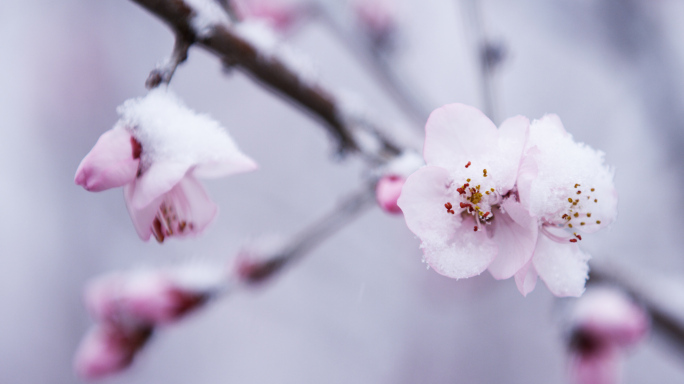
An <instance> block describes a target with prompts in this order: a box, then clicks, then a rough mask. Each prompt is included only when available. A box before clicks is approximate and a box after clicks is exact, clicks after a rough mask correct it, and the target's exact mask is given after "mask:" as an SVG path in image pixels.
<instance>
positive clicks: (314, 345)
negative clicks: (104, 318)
mask: <svg viewBox="0 0 684 384" xmlns="http://www.w3.org/2000/svg"><path fill="white" fill-rule="evenodd" d="M482 3H483V4H482V5H483V8H482V9H483V18H484V22H485V26H486V29H487V31H488V33H489V35H490V36H492V37H494V38H500V39H502V40H503V41H504V42H505V43H506V44H507V47H508V49H509V53H510V55H509V57H508V60H507V61H506V63H505V64H504V66H503V67H502V69H501V71H500V72H499V73H498V76H497V79H496V80H497V81H496V87H497V90H498V95H499V97H498V99H499V104H500V106H501V107H502V108H501V115H502V116H504V117H505V116H511V115H515V114H523V115H527V116H530V117H540V116H542V115H543V114H544V113H547V112H554V113H557V114H559V115H560V116H561V118H562V119H563V122H564V123H565V126H566V128H567V129H568V130H569V131H570V132H572V133H573V134H574V136H575V138H576V139H577V140H580V141H584V142H586V143H588V144H590V145H591V146H593V147H596V148H601V149H602V150H604V151H605V152H606V154H607V159H608V161H609V163H611V164H613V165H614V166H615V167H616V168H617V176H616V183H617V187H618V191H619V193H620V199H621V200H620V216H619V220H618V222H617V223H616V224H615V225H614V226H613V227H612V229H611V230H609V231H607V232H606V233H600V234H597V235H595V236H593V237H592V238H591V239H588V240H587V241H585V242H584V244H583V245H584V247H585V248H586V249H588V250H590V251H591V252H592V253H593V254H594V255H595V257H596V258H597V259H599V258H605V257H610V258H612V259H614V260H618V261H625V262H627V263H629V265H631V266H632V267H634V269H635V270H639V271H649V272H652V273H655V275H656V276H669V277H672V278H674V279H681V278H680V277H679V276H684V255H682V252H681V249H682V245H683V244H682V242H683V239H682V236H681V233H682V230H683V229H684V226H683V223H682V211H683V210H682V208H683V207H682V200H681V198H680V196H681V192H680V191H681V190H682V188H681V187H682V176H683V175H684V168H683V167H682V159H683V157H682V150H681V148H682V143H683V142H684V130H682V121H684V120H683V117H684V116H683V115H684V108H683V105H682V104H683V103H682V100H683V97H682V91H681V90H682V89H683V87H684V77H683V76H682V73H683V68H684V39H683V38H682V36H683V35H684V27H683V26H682V21H684V2H681V1H676V0H670V1H666V0H659V1H658V0H641V1H638V0H557V1H544V0H519V1H509V0H483V1H482ZM400 5H401V8H400V10H401V15H402V17H403V22H404V24H403V28H404V30H403V34H404V36H405V37H406V40H405V43H404V44H403V46H402V51H401V52H399V55H398V61H397V65H398V66H399V67H400V68H401V69H402V71H404V72H405V73H406V74H407V76H408V79H409V80H410V81H411V82H412V83H414V84H416V85H417V86H418V87H419V88H420V89H419V90H418V92H420V94H422V95H425V96H426V97H427V99H426V100H424V101H425V103H426V104H428V105H429V106H430V107H431V108H434V107H437V106H440V105H442V104H445V103H448V102H454V101H458V102H464V103H469V104H474V105H480V106H481V105H482V103H481V97H480V92H479V88H478V84H479V83H478V77H477V76H478V71H477V66H476V65H475V62H474V57H473V49H472V45H471V44H472V39H471V36H469V35H468V34H467V33H466V30H465V27H464V25H463V22H464V20H465V17H464V15H463V14H462V9H461V8H462V7H461V6H458V3H457V2H456V1H455V0H454V1H445V0H442V1H440V0H429V1H428V0H424V1H409V0H405V1H403V2H401V4H400ZM292 43H293V45H295V46H296V47H298V48H299V49H300V50H301V51H303V52H306V53H307V54H308V55H309V57H310V58H311V59H312V60H313V61H314V62H315V63H316V64H317V66H318V68H319V71H320V76H321V79H322V81H323V83H324V84H326V85H327V86H329V87H330V88H333V89H336V90H347V91H353V92H355V93H357V94H359V95H361V97H362V98H363V99H364V100H365V101H366V104H367V105H368V106H369V113H371V114H373V115H375V116H376V117H378V118H380V119H382V120H385V121H386V122H389V123H394V122H396V123H400V124H403V125H408V124H409V122H408V121H407V120H405V118H404V116H403V115H402V114H401V113H400V112H399V111H398V109H396V107H394V106H393V104H392V103H391V102H389V101H388V99H387V98H386V97H385V95H384V94H383V91H382V90H381V89H380V88H379V87H378V86H377V84H376V83H375V82H374V81H373V79H372V78H370V77H369V76H368V75H367V72H366V71H365V69H364V67H363V66H361V65H360V64H359V62H358V60H356V59H355V58H354V57H353V56H352V55H350V53H349V51H347V50H346V49H344V48H343V45H342V44H340V43H339V41H338V40H336V39H335V38H334V37H333V36H332V35H331V34H330V33H329V31H328V30H327V29H325V28H323V27H321V26H320V25H316V24H314V25H309V26H306V27H305V28H304V29H303V30H301V31H299V32H298V33H297V34H296V35H295V36H293V38H292ZM171 45H172V37H171V34H170V33H169V31H168V30H167V28H166V27H165V26H164V25H163V24H162V23H161V22H160V21H158V20H157V19H155V18H154V17H153V16H151V15H149V14H147V13H146V12H145V11H144V10H142V9H141V8H139V7H138V6H136V5H134V4H132V3H131V2H130V1H127V0H90V1H85V0H63V1H59V2H56V1H48V0H22V1H19V0H9V1H8V0H4V1H2V2H0V133H1V134H2V136H1V138H0V175H1V176H2V180H3V182H2V184H1V186H0V213H1V215H2V216H1V219H0V308H2V309H1V311H0V383H3V384H13V383H74V382H79V380H78V379H77V378H76V377H75V376H74V375H73V373H72V369H71V360H72V356H73V354H74V351H75V349H76V347H77V345H78V342H79V340H80V338H81V336H82V335H83V334H84V333H85V332H86V330H87V329H88V327H89V326H90V325H91V321H90V319H89V317H88V315H87V313H86V311H85V309H84V308H83V305H82V302H81V290H82V287H83V286H84V284H85V283H86V281H87V280H88V279H89V278H92V277H93V276H96V275H98V274H100V273H104V272H107V271H111V270H119V269H128V268H131V267H134V266H137V265H157V264H167V263H172V262H175V261H179V260H185V259H188V258H199V259H211V260H217V261H226V262H228V261H230V260H231V259H232V258H233V257H234V255H235V253H236V251H237V250H238V249H239V247H240V245H241V244H243V243H244V242H245V241H246V240H247V239H250V238H253V237H255V236H260V235H263V234H270V233H276V234H283V235H288V234H290V233H292V232H293V231H295V230H296V229H297V228H301V227H302V226H304V225H305V224H306V223H308V222H311V221H312V220H314V219H315V218H316V217H317V216H318V215H320V214H321V213H322V212H324V211H325V210H326V209H329V208H330V207H332V206H333V205H334V202H335V201H336V199H337V198H338V197H339V196H341V195H343V194H345V193H346V192H348V191H351V190H352V189H354V187H355V185H357V183H358V181H359V180H360V175H361V174H362V173H363V169H362V167H361V164H360V163H359V162H357V161H355V160H353V159H350V160H348V161H345V162H335V161H334V159H333V157H332V156H331V152H330V150H331V148H332V145H331V144H330V142H329V141H328V140H327V137H326V136H325V135H324V134H323V133H322V131H321V130H320V129H319V127H317V126H316V123H315V122H313V121H312V120H311V119H309V118H308V117H307V116H305V115H303V114H301V113H300V112H299V111H298V110H295V109H293V108H291V107H290V106H289V104H287V103H284V102H283V101H281V100H280V99H278V98H277V97H274V96H273V95H271V94H269V93H268V92H265V91H264V90H262V89H261V88H259V87H258V86H256V85H255V84H253V83H252V82H251V81H249V80H248V79H246V78H245V77H244V76H242V75H240V74H233V75H228V76H226V75H224V74H222V71H221V68H220V66H219V63H218V62H217V61H216V60H215V59H214V58H213V57H211V56H209V55H208V54H206V53H205V52H203V51H201V50H198V49H193V50H191V54H190V59H189V60H188V61H187V63H185V64H184V65H183V66H182V67H181V68H180V69H179V71H178V73H177V75H176V77H175V78H174V80H173V83H172V87H173V89H174V90H175V91H176V92H177V93H178V94H179V95H180V96H181V97H182V98H183V99H184V100H185V101H186V102H187V104H188V105H190V106H191V107H193V108H195V109H196V110H199V111H202V112H207V113H210V114H211V115H213V116H214V117H215V118H217V119H218V120H220V121H221V122H222V123H223V124H224V125H225V126H226V127H228V129H229V130H230V131H231V133H232V135H233V136H234V137H235V138H236V140H237V141H238V143H239V144H240V146H241V147H242V149H243V150H244V151H245V152H246V153H247V154H249V155H250V156H252V157H253V158H254V159H256V161H257V162H258V163H259V164H260V165H261V169H260V171H259V172H255V173H251V174H245V175H239V176H236V177H231V178H228V179H225V180H218V181H211V182H208V183H206V185H207V188H208V189H209V192H210V194H211V196H212V197H213V198H214V199H215V200H216V202H217V203H218V204H219V205H220V207H221V214H220V216H219V218H218V220H217V221H216V222H215V223H214V224H213V225H212V226H211V227H210V229H209V230H208V231H207V232H206V233H205V234H204V236H202V237H200V238H198V239H195V240H189V241H175V240H171V241H168V242H167V243H165V244H163V245H162V246H159V245H158V244H156V243H154V242H152V243H142V242H141V241H140V240H139V239H138V238H137V236H136V234H135V231H134V229H133V226H132V225H131V223H130V219H129V218H128V214H127V212H126V209H125V207H124V203H123V199H122V193H121V191H120V190H112V191H107V192H103V193H98V194H93V193H88V192H86V191H84V190H83V189H81V188H79V187H77V186H75V185H74V183H73V174H74V172H75V170H76V167H77V165H78V163H79V161H80V160H81V158H82V157H83V156H84V155H85V154H86V153H87V152H88V151H89V149H90V147H91V146H92V145H93V144H94V143H95V141H96V139H97V138H98V136H99V135H100V134H101V133H102V132H104V131H105V130H107V129H109V128H110V127H111V126H112V125H113V123H114V122H115V121H116V118H117V116H116V112H115V108H116V106H117V105H119V104H120V103H121V102H123V101H124V100H125V99H127V98H131V97H136V96H139V95H143V94H144V93H145V89H144V87H143V84H144V80H145V78H146V77H147V74H148V72H149V70H150V69H151V68H152V67H153V66H154V64H155V63H157V62H158V61H159V60H161V59H162V58H164V57H165V56H166V55H167V54H168V53H169V51H170V48H171ZM675 294H677V292H664V293H663V296H665V297H667V295H675ZM678 294H679V295H681V292H680V293H678ZM557 303H558V301H557V300H555V299H554V298H553V297H552V296H551V295H550V294H549V292H548V291H547V290H546V287H545V286H544V285H543V283H540V284H539V285H538V286H537V289H536V290H535V291H534V292H533V293H532V294H530V295H529V296H528V297H527V298H523V297H521V295H520V294H519V293H518V292H517V290H516V288H515V284H514V283H513V281H512V280H508V281H495V280H493V279H492V278H491V277H490V276H489V275H487V274H483V275H482V276H480V277H477V278H472V279H468V280H464V281H455V280H450V279H447V278H444V277H441V276H439V275H437V274H435V273H434V272H433V271H428V270H426V268H425V265H424V264H422V263H421V261H420V252H419V250H418V241H417V239H415V238H414V237H413V235H412V234H411V233H410V232H409V231H408V229H407V228H406V226H405V224H404V223H403V220H402V219H401V218H400V217H390V216H387V215H385V214H383V213H382V212H380V211H379V210H377V209H374V210H372V211H371V212H370V213H367V214H366V215H364V216H363V217H361V218H360V219H359V220H358V221H357V222H355V223H354V224H353V225H352V226H350V227H348V228H346V229H345V230H343V231H342V232H340V233H339V234H338V235H336V236H335V237H334V238H332V239H331V240H330V241H328V242H327V243H325V244H324V245H323V246H321V247H320V248H318V249H316V250H315V252H313V253H312V254H311V255H310V257H308V258H306V259H305V260H303V261H302V262H301V263H300V264H298V265H297V266H296V267H295V268H293V269H291V270H289V271H288V272H287V273H285V274H284V275H282V276H281V277H280V278H278V279H277V280H276V281H274V282H272V283H271V284H268V285H266V286H265V287H263V288H261V289H258V290H255V291H254V292H248V293H241V294H239V295H235V296H233V297H228V298H226V299H225V300H222V301H221V302H220V303H217V304H216V305H215V306H213V307H212V308H210V309H209V310H207V311H205V312H202V313H200V314H198V315H196V316H193V317H192V318H191V319H188V320H187V321H185V322H183V323H182V324H180V325H178V326H176V327H172V328H169V329H167V330H164V331H163V332H160V334H159V335H158V337H157V338H156V339H155V340H154V342H153V343H152V344H151V345H150V346H149V347H148V348H147V349H146V350H145V352H144V353H143V354H142V355H141V356H140V358H139V360H138V361H137V362H136V363H135V365H134V367H133V368H132V369H131V370H130V371H128V372H126V373H124V374H122V375H120V376H117V377H114V378H111V379H107V380H104V382H105V383H140V384H142V383H165V384H175V383H178V384H182V383H415V382H431V383H450V382H451V383H454V382H458V383H540V384H541V383H544V384H546V383H564V382H566V378H565V358H564V347H563V343H562V339H561V335H560V330H559V328H558V327H557V319H556V318H555V316H554V312H555V311H554V308H556V307H557ZM682 362H683V361H682V359H681V356H678V355H676V354H672V353H671V350H670V349H668V348H667V345H666V343H664V342H663V341H662V340H658V339H652V340H650V341H648V342H647V343H645V344H644V345H642V346H641V347H640V348H638V349H637V350H636V351H635V352H634V353H633V354H632V355H631V356H630V357H629V358H628V359H627V360H626V364H625V377H626V380H625V382H627V383H646V382H649V383H653V382H657V383H681V382H684V369H683V365H682Z"/></svg>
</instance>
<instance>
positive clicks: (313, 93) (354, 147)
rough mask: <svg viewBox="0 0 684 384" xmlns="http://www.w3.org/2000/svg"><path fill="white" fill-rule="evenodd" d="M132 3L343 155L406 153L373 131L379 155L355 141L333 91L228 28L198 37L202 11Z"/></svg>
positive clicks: (155, 1) (143, 0) (160, 0)
mask: <svg viewBox="0 0 684 384" xmlns="http://www.w3.org/2000/svg"><path fill="white" fill-rule="evenodd" d="M132 1H133V2H135V3H137V4H139V5H140V6H142V7H143V8H145V9H147V10H148V11H150V12H151V13H153V14H154V15H156V16H157V17H159V18H160V19H161V20H162V21H164V22H165V23H166V24H167V25H168V26H169V27H170V28H171V29H172V30H173V32H174V33H175V34H176V35H177V36H179V37H180V38H183V39H184V40H186V41H190V42H193V43H195V44H197V45H199V46H201V47H202V48H205V49H207V50H208V51H210V52H212V53H214V54H215V55H216V56H218V57H219V58H220V59H221V60H222V61H223V62H224V63H227V64H230V65H233V66H235V67H237V68H239V69H241V70H242V71H244V72H245V73H246V74H247V75H249V76H250V77H252V78H253V79H254V80H255V81H257V82H258V83H260V84H261V85H263V86H265V87H266V88H268V89H270V90H273V91H275V93H277V94H279V95H281V96H283V97H285V99H286V100H289V101H291V102H292V103H293V104H294V105H295V106H297V107H299V108H300V109H302V110H304V111H305V112H307V113H308V114H310V115H311V116H313V117H314V118H316V119H317V120H319V121H320V122H321V123H323V126H324V127H326V128H327V130H328V132H329V133H330V134H331V135H332V136H333V137H334V138H335V140H336V141H337V143H338V145H339V151H340V153H342V154H344V153H347V152H357V153H360V154H361V155H363V156H364V157H365V158H367V159H371V160H373V161H384V160H386V159H388V158H391V157H393V156H395V155H397V154H399V153H400V152H401V149H400V148H399V146H397V145H396V144H394V143H392V142H391V141H390V140H389V139H388V138H386V137H384V136H383V135H381V134H379V133H377V132H374V136H375V137H376V138H377V139H378V141H379V144H380V145H379V148H380V150H379V151H377V152H375V151H372V150H369V149H365V148H363V146H361V145H360V144H359V143H358V141H357V140H356V139H355V135H354V127H353V126H351V125H350V122H351V121H354V118H353V117H348V116H345V114H344V112H343V111H342V110H341V109H340V108H339V106H338V104H337V103H336V101H335V99H334V98H333V97H332V95H331V94H330V93H329V92H327V91H326V90H324V89H323V88H321V87H320V86H318V85H312V84H310V83H308V82H306V81H304V80H303V79H301V77H300V76H299V75H298V74H297V73H296V72H295V71H293V70H291V69H290V68H287V67H286V66H285V65H284V64H283V63H282V62H281V61H279V60H278V59H276V58H272V57H270V56H269V55H265V54H263V53H261V52H259V50H258V49H257V48H256V47H255V46H253V45H252V44H251V43H250V42H248V41H246V40H245V39H243V38H242V37H240V36H238V35H237V34H236V33H235V32H233V31H232V30H231V29H230V28H229V26H227V25H215V26H214V27H213V28H212V29H211V30H210V31H209V32H207V33H203V34H202V35H198V34H196V32H195V31H194V30H193V27H192V24H191V20H192V18H193V17H194V16H195V15H196V12H197V11H195V10H194V9H193V8H192V7H191V6H190V5H188V4H187V3H186V2H184V1H183V0H167V1H165V0H132ZM368 125H369V126H374V124H368Z"/></svg>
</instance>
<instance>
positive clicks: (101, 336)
mask: <svg viewBox="0 0 684 384" xmlns="http://www.w3.org/2000/svg"><path fill="white" fill-rule="evenodd" d="M224 287H225V276H223V272H222V270H221V269H220V268H215V267H212V266H209V265H203V264H190V265H183V266H179V267H175V268H168V269H163V270H152V269H149V270H137V271H133V272H128V273H112V274H109V275H105V276H102V277H99V278H98V279H96V280H94V281H93V282H91V283H90V284H89V286H88V287H87V289H86V294H85V301H86V306H87V307H88V309H89V311H90V313H91V315H92V316H93V318H94V319H95V320H96V321H97V324H96V325H95V327H93V329H92V330H91V331H90V332H89V333H88V334H87V335H86V337H85V338H84V339H83V341H82V342H81V345H80V346H79V349H78V351H77V353H76V358H75V361H74V367H75V369H76V372H77V373H78V374H79V376H81V377H83V378H86V379H97V378H100V377H102V376H106V375H109V374H112V373H116V372H119V371H121V370H123V369H125V368H127V367H128V366H129V365H130V364H131V363H132V362H133V359H134V357H135V355H136V354H137V353H138V351H139V350H140V349H142V348H143V347H144V346H145V345H146V343H147V341H148V340H149V338H150V336H151V335H152V333H153V332H154V330H155V329H156V328H157V327H159V326H164V325H167V324H169V323H172V322H175V321H178V320H180V319H182V318H183V317H184V316H186V315H188V314H189V313H191V312H193V311H195V310H197V309H198V308H200V307H201V306H202V305H203V304H204V303H206V301H207V300H208V299H209V298H210V297H211V296H212V295H214V294H215V293H217V292H219V290H221V289H223V288H224Z"/></svg>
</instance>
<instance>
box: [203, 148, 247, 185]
mask: <svg viewBox="0 0 684 384" xmlns="http://www.w3.org/2000/svg"><path fill="white" fill-rule="evenodd" d="M257 168H259V166H258V165H257V163H256V162H254V160H252V159H251V158H249V157H248V156H247V155H245V154H244V153H242V152H240V151H238V150H236V151H235V152H232V153H229V154H228V156H227V157H226V159H224V160H222V161H213V162H207V163H200V164H198V165H197V166H196V167H195V168H193V170H192V174H193V175H194V176H195V177H199V178H202V179H213V178H218V177H224V176H229V175H233V174H236V173H242V172H250V171H254V170H256V169H257Z"/></svg>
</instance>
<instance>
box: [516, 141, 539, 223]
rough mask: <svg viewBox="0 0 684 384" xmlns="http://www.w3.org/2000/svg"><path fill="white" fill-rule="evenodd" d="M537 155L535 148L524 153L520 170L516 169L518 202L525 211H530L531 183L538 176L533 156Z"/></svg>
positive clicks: (537, 150)
mask: <svg viewBox="0 0 684 384" xmlns="http://www.w3.org/2000/svg"><path fill="white" fill-rule="evenodd" d="M537 154H539V149H538V148H537V147H532V148H530V149H528V150H527V151H526V152H525V155H524V156H523V157H522V160H521V161H520V168H519V169H518V182H517V185H518V196H519V197H520V202H521V203H522V205H523V207H525V209H526V210H528V211H529V210H530V205H531V204H530V199H531V197H532V196H531V195H532V193H531V191H532V182H533V181H534V179H536V178H537V176H538V175H539V167H538V166H537V161H536V160H535V156H536V155H537Z"/></svg>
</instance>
